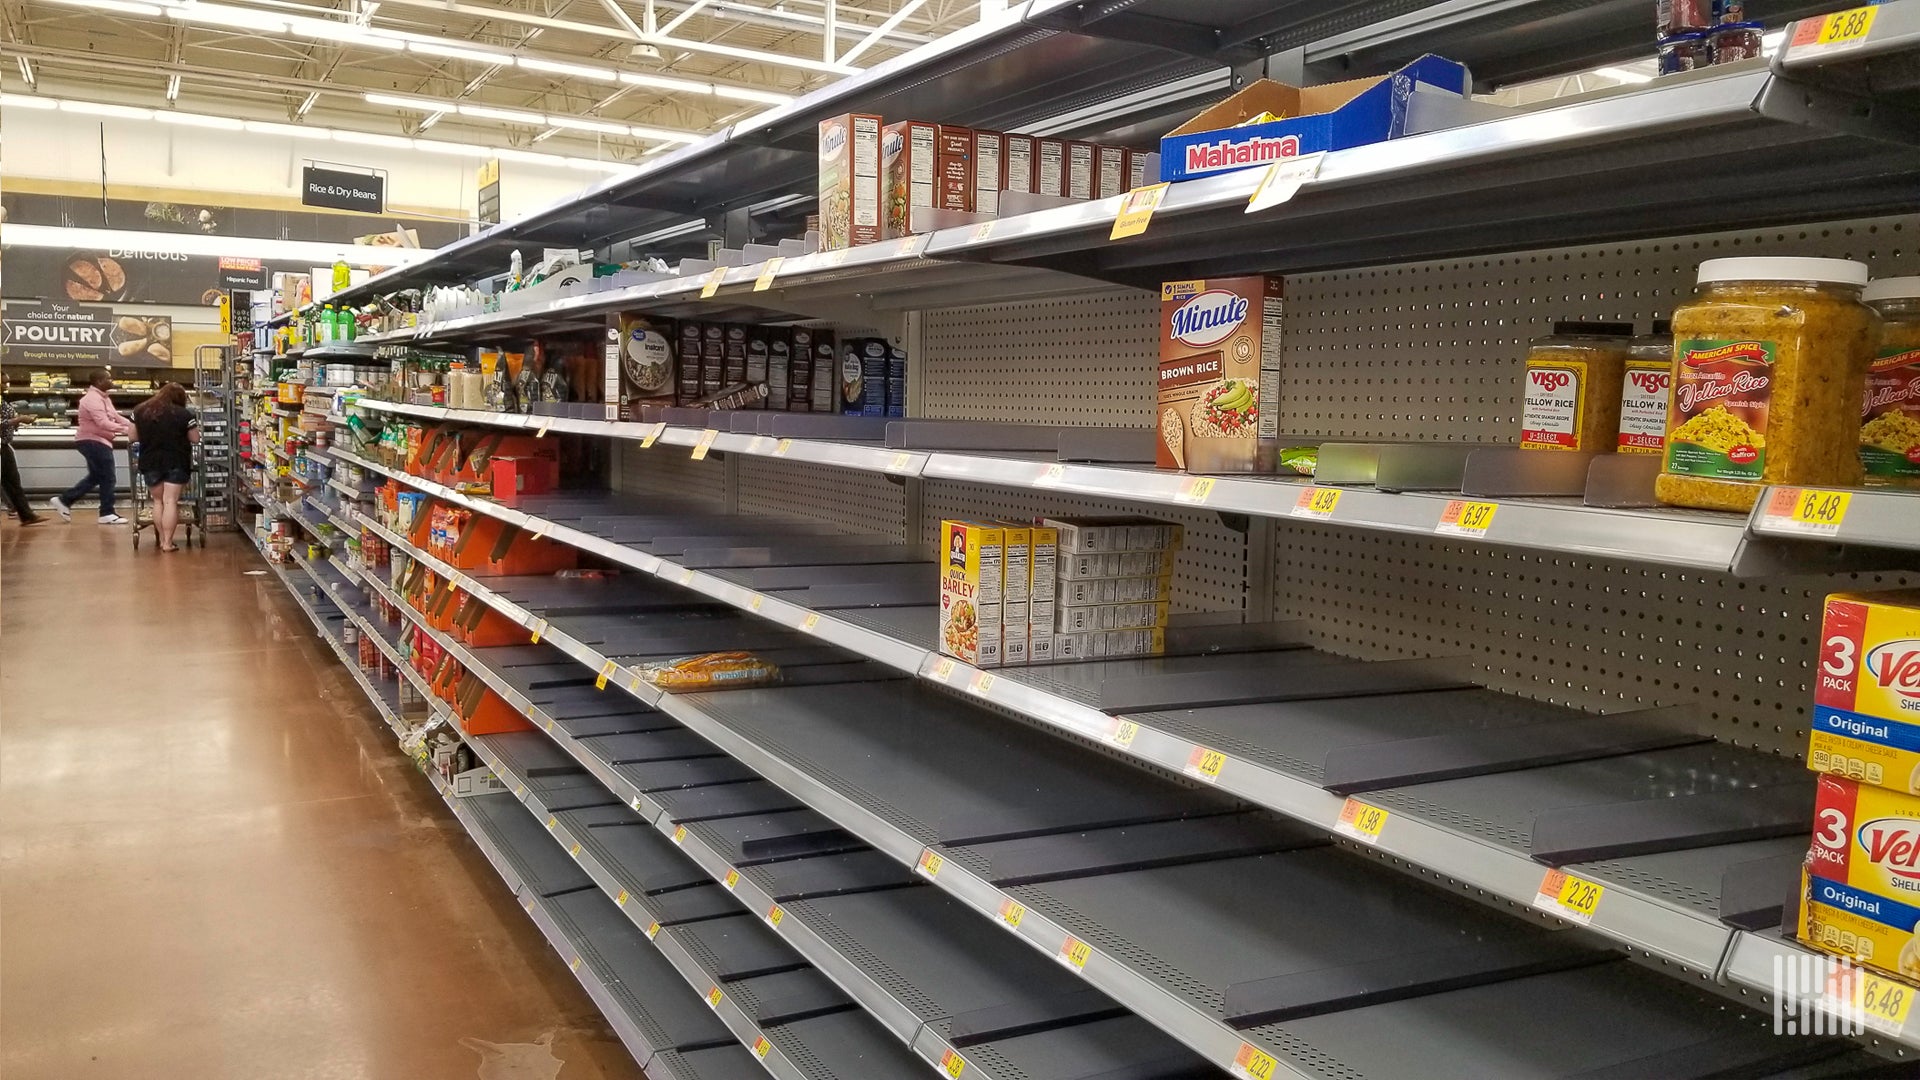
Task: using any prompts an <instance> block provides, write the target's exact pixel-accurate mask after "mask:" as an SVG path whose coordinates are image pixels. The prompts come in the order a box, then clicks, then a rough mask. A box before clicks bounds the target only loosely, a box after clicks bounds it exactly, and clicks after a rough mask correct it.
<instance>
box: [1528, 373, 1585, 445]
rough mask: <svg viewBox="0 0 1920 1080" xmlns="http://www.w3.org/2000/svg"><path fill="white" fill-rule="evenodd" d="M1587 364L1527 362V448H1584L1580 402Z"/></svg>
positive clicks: (1583, 389)
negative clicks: (1582, 443)
mask: <svg viewBox="0 0 1920 1080" xmlns="http://www.w3.org/2000/svg"><path fill="white" fill-rule="evenodd" d="M1586 385H1587V365H1586V362H1585V361H1580V360H1574V361H1567V362H1554V363H1543V364H1528V365H1527V384H1526V411H1525V412H1524V413H1522V414H1521V420H1520V447H1521V449H1523V450H1580V449H1583V447H1582V445H1581V441H1580V440H1581V436H1582V432H1581V430H1580V411H1581V410H1580V406H1581V404H1582V399H1583V396H1584V394H1585V391H1586Z"/></svg>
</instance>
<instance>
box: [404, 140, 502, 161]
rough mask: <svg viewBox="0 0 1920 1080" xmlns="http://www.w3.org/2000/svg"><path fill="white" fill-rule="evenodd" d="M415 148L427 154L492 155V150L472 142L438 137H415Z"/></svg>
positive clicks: (455, 155) (453, 155) (454, 155)
mask: <svg viewBox="0 0 1920 1080" xmlns="http://www.w3.org/2000/svg"><path fill="white" fill-rule="evenodd" d="M413 148H414V149H415V150H424V151H426V152H427V153H429V154H447V155H450V156H452V157H481V158H483V157H492V156H493V151H492V150H489V149H488V148H486V147H484V146H475V145H473V144H472V143H455V142H441V141H440V140H439V139H415V140H413Z"/></svg>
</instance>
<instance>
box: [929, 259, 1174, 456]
mask: <svg viewBox="0 0 1920 1080" xmlns="http://www.w3.org/2000/svg"><path fill="white" fill-rule="evenodd" d="M1159 324H1160V298H1159V297H1158V296H1156V295H1155V294H1153V293H1149V292H1145V291H1143V290H1140V289H1125V288H1118V287H1116V288H1114V289H1112V290H1109V291H1106V292H1099V293H1093V294H1090V295H1084V296H1074V297H1066V298H1061V299H1053V300H1022V301H1017V302H1014V303H1008V304H988V305H984V306H980V307H969V308H951V309H945V310H940V311H929V312H926V313H925V314H924V315H923V316H922V323H921V331H920V349H919V355H918V356H916V357H915V358H914V363H915V364H916V365H917V366H918V368H919V376H920V380H921V382H920V387H921V399H920V400H921V402H922V408H921V412H920V414H919V415H922V416H925V417H928V418H931V419H936V420H1010V421H1023V422H1026V423H1034V424H1079V425H1087V426H1092V427H1148V426H1150V425H1151V423H1152V419H1153V399H1154V385H1155V380H1154V374H1153V373H1154V368H1155V365H1156V364H1157V363H1158V362H1159V357H1160V338H1159V329H1158V328H1159Z"/></svg>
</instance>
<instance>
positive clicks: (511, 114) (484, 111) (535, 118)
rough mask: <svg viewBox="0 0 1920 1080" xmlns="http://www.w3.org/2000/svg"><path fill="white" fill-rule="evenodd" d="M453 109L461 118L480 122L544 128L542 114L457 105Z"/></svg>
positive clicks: (544, 120)
mask: <svg viewBox="0 0 1920 1080" xmlns="http://www.w3.org/2000/svg"><path fill="white" fill-rule="evenodd" d="M455 109H456V110H457V111H458V112H459V113H460V115H461V116H477V117H480V118H481V119H482V120H498V121H500V122H502V123H506V124H532V125H535V126H545V124H546V122H547V117H546V115H545V114H544V113H536V112H521V111H520V110H518V109H495V108H492V107H490V106H486V105H458V106H455Z"/></svg>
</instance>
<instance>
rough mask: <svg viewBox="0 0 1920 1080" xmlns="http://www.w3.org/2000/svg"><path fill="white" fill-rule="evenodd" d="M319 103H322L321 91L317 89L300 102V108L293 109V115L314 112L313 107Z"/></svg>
mask: <svg viewBox="0 0 1920 1080" xmlns="http://www.w3.org/2000/svg"><path fill="white" fill-rule="evenodd" d="M319 103H320V91H318V90H315V91H314V92H313V93H311V94H308V95H307V99H306V100H305V101H302V102H301V103H300V107H299V108H297V109H295V110H293V115H295V116H305V115H307V114H308V113H310V112H312V111H313V107H314V106H315V105H318V104H319Z"/></svg>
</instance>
